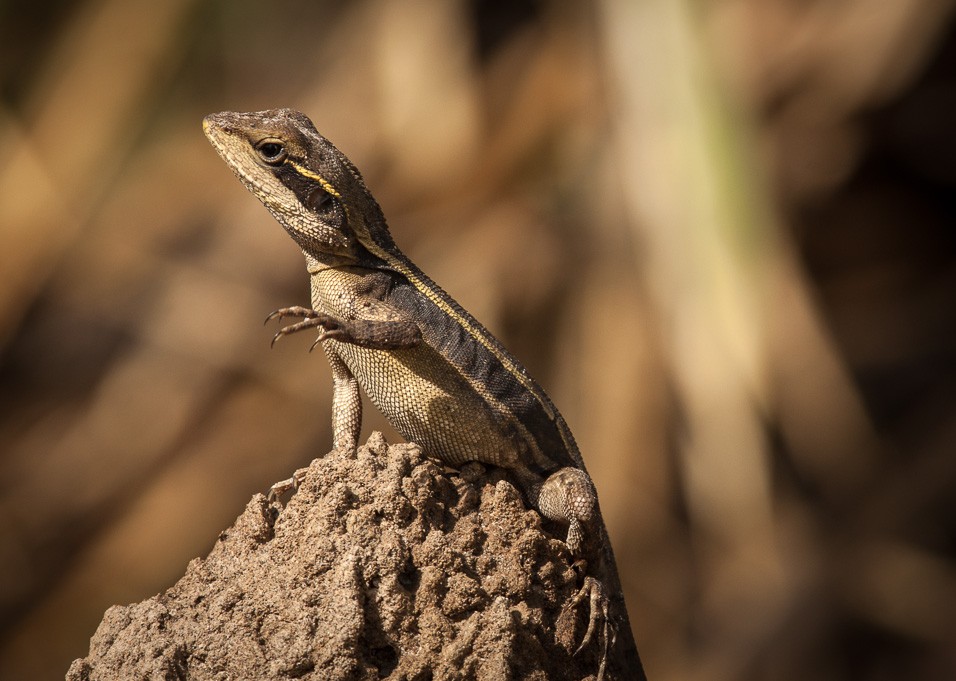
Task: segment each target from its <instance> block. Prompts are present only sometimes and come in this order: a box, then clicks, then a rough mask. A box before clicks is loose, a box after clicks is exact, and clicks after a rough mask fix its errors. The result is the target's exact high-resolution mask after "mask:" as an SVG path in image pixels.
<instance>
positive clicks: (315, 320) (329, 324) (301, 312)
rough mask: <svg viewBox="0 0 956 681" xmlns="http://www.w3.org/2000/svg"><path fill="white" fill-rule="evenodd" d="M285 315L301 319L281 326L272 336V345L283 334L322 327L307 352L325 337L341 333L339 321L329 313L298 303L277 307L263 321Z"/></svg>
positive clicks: (267, 321)
mask: <svg viewBox="0 0 956 681" xmlns="http://www.w3.org/2000/svg"><path fill="white" fill-rule="evenodd" d="M285 317H302V318H303V319H302V321H301V322H296V323H295V324H289V325H288V326H283V327H282V328H281V329H279V331H278V332H276V335H274V336H273V337H272V343H271V344H270V345H272V346H275V344H276V341H277V340H279V339H280V338H282V337H283V336H288V335H290V334H293V333H296V332H298V331H304V330H305V329H315V328H320V329H322V333H320V334H319V337H318V339H316V341H315V342H314V343H313V344H312V347H310V348H309V352H311V351H312V350H313V349H314V348H315V346H316V345H318V344H319V343H320V342H321V341H324V340H325V339H326V338H335V337H336V336H338V335H341V333H342V331H341V330H340V327H339V323H338V322H337V321H336V320H335V319H333V318H332V317H330V316H329V315H326V314H322V313H321V312H316V311H315V310H310V309H309V308H307V307H301V306H299V305H295V306H293V307H283V308H279V309H278V310H276V311H275V312H273V313H272V314H270V315H269V316H268V317H266V322H265V323H266V324H268V323H269V322H270V321H272V320H273V319H284V318H285Z"/></svg>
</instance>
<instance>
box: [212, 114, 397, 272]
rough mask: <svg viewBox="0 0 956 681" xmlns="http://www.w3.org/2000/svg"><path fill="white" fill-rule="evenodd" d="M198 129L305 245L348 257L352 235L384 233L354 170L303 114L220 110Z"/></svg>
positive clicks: (357, 238) (354, 248)
mask: <svg viewBox="0 0 956 681" xmlns="http://www.w3.org/2000/svg"><path fill="white" fill-rule="evenodd" d="M203 131H204V132H205V133H206V137H208V138H209V141H210V142H211V143H212V145H213V147H214V148H215V149H216V151H217V152H218V153H219V155H220V156H222V158H223V160H225V161H226V163H227V164H228V165H229V167H230V168H232V170H233V172H234V173H235V174H236V175H237V176H238V177H239V179H240V180H242V183H243V184H244V185H245V186H246V188H247V189H249V191H251V192H252V193H253V194H255V195H256V196H257V197H258V198H259V200H260V201H262V203H263V204H264V205H265V206H266V208H268V209H269V212H270V213H272V215H273V216H274V217H275V218H276V220H278V221H279V223H280V224H282V226H283V227H285V229H286V231H288V232H289V234H290V235H291V236H292V238H293V239H295V241H296V242H297V243H298V244H299V246H300V247H301V248H302V250H303V251H305V252H306V253H308V254H310V255H313V256H315V257H319V258H321V257H322V256H323V255H332V256H341V257H344V258H346V259H354V258H356V257H357V252H358V246H359V243H364V244H369V243H371V244H378V245H379V246H383V245H385V246H387V243H382V241H383V240H384V241H386V242H390V241H391V238H390V237H389V236H388V230H387V228H386V227H385V220H384V218H383V217H382V214H381V210H380V209H379V207H378V204H377V203H376V202H375V200H374V199H373V198H372V196H371V194H370V193H369V191H368V189H366V187H365V183H364V181H363V180H362V176H361V175H360V174H359V172H358V170H356V168H355V166H353V165H352V163H351V162H350V161H349V160H348V159H347V158H346V157H345V155H344V154H343V153H342V152H340V151H339V150H338V149H336V148H335V146H333V145H332V143H331V142H329V141H328V140H327V139H325V138H324V137H323V136H322V135H320V134H319V133H318V132H317V131H316V129H315V126H314V125H312V121H310V120H309V119H308V118H307V117H306V116H305V115H303V114H301V113H299V112H298V111H294V110H292V109H273V110H269V111H257V112H252V113H234V112H230V111H224V112H222V113H217V114H211V115H209V116H206V118H204V119H203ZM373 234H374V235H375V236H374V237H373Z"/></svg>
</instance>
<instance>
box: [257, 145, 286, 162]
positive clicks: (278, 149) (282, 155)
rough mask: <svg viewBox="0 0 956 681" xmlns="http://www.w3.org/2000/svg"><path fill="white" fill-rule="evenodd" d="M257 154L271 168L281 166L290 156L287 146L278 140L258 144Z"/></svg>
mask: <svg viewBox="0 0 956 681" xmlns="http://www.w3.org/2000/svg"><path fill="white" fill-rule="evenodd" d="M256 153H258V154H259V158H261V159H262V160H263V161H265V162H266V163H268V164H269V165H270V166H277V165H281V164H282V163H283V162H285V160H286V158H288V156H289V152H287V151H286V149H285V145H284V144H282V142H280V141H279V140H276V139H264V140H262V141H261V142H259V143H258V144H256Z"/></svg>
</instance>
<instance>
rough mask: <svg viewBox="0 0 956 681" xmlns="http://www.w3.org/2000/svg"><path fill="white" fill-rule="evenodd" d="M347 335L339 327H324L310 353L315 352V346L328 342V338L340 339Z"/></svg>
mask: <svg viewBox="0 0 956 681" xmlns="http://www.w3.org/2000/svg"><path fill="white" fill-rule="evenodd" d="M344 335H345V330H344V329H341V328H339V327H337V326H336V327H332V326H331V325H329V324H325V325H324V330H323V331H322V333H320V334H319V337H318V338H316V339H315V342H314V343H312V345H310V346H309V352H312V351H313V350H315V346H316V345H318V344H319V343H321V342H322V341H324V340H326V339H327V338H340V337H342V336H344Z"/></svg>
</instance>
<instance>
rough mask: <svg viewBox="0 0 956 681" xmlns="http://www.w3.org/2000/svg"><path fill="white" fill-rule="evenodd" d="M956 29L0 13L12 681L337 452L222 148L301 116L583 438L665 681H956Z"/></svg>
mask: <svg viewBox="0 0 956 681" xmlns="http://www.w3.org/2000/svg"><path fill="white" fill-rule="evenodd" d="M954 4H956V3H954V2H953V1H952V0H847V1H846V2H830V1H828V0H806V1H796V0H708V1H705V2H692V1H691V0H641V1H637V0H599V1H597V2H593V3H584V2H582V3H571V2H560V1H557V0H555V1H553V2H549V1H547V0H539V1H536V0H517V1H510V2H509V1H507V0H493V1H489V2H479V1H478V0H474V1H472V2H466V1H464V0H413V1H403V0H368V1H364V2H350V3H339V2H331V1H327V2H315V1H312V0H295V1H289V2H282V3H267V2H254V1H252V0H211V1H207V0H169V1H164V2H155V1H153V0H54V1H51V2H47V3H45V4H44V3H25V2H6V3H0V148H2V149H3V154H2V156H0V517H2V523H0V585H2V590H0V608H2V616H0V624H2V642H0V677H2V678H4V679H54V678H62V675H63V674H64V673H65V671H66V668H67V666H68V664H69V662H70V660H72V659H73V658H74V657H78V656H81V655H83V654H84V653H85V652H86V650H87V643H88V639H89V637H90V635H91V634H92V633H93V631H94V629H95V627H96V624H97V622H98V621H99V619H100V617H101V616H102V614H103V611H104V610H105V609H106V608H107V607H108V606H110V605H112V604H115V603H128V602H132V601H137V600H141V599H143V598H145V597H147V596H150V595H152V594H154V593H156V592H157V591H160V590H162V589H164V588H166V587H167V586H169V585H170V584H171V583H172V582H173V581H175V579H176V578H177V576H178V575H180V574H181V573H182V572H183V570H184V567H185V565H186V563H187V562H188V561H189V560H190V559H191V558H193V557H195V556H199V555H203V554H205V553H206V552H207V551H208V550H209V548H210V547H211V545H212V544H213V542H214V541H215V539H216V536H217V533H218V532H219V531H220V530H221V529H223V528H224V527H225V526H226V525H227V524H228V523H229V522H230V521H231V519H232V518H234V517H235V516H236V515H237V514H238V513H239V511H240V510H241V509H242V508H243V505H244V503H245V502H246V501H247V499H248V498H249V496H250V495H251V494H252V493H254V492H256V491H261V490H263V489H265V488H266V487H267V486H268V485H269V484H270V483H271V482H273V481H275V480H277V479H279V478H281V477H285V476H287V475H288V474H289V473H290V472H291V470H292V469H293V468H295V467H297V466H301V465H304V464H305V463H306V462H307V461H309V460H310V459H311V458H313V457H314V456H318V455H320V454H322V453H324V452H325V451H326V450H327V449H328V448H329V446H330V432H329V421H330V397H331V391H330V378H329V372H328V368H327V366H326V363H325V361H324V358H323V357H322V356H321V354H315V353H313V354H312V355H309V354H307V352H306V349H307V347H308V344H309V339H305V338H292V339H287V340H285V341H283V342H282V343H280V344H279V345H278V346H277V347H276V348H275V349H274V350H272V351H270V350H269V339H270V337H271V333H272V329H265V328H263V327H262V324H261V320H262V319H263V318H264V317H265V315H266V314H267V313H268V312H270V311H271V310H272V309H274V308H276V307H279V306H282V305H290V304H303V303H306V302H307V295H308V293H307V292H308V287H307V278H306V274H305V271H304V267H303V262H302V259H301V255H300V254H299V253H298V251H297V249H296V248H295V246H294V244H293V243H292V241H291V240H290V239H289V238H288V237H287V236H286V235H285V234H284V233H283V232H282V230H281V229H280V228H279V227H278V225H276V224H275V223H274V222H273V221H272V219H271V218H270V217H269V216H268V214H267V213H266V212H265V210H264V209H263V208H262V207H261V206H260V204H259V203H258V202H257V201H256V200H255V199H254V198H253V197H252V196H250V195H249V194H248V193H247V192H246V191H245V190H244V189H243V188H242V187H241V186H240V184H239V183H238V182H237V181H236V180H235V178H234V177H233V176H232V175H231V173H230V172H229V171H228V170H227V168H226V167H225V166H224V165H223V163H222V162H221V161H220V160H219V158H218V157H217V156H216V154H215V153H214V152H213V150H212V149H211V148H210V147H209V145H208V144H207V142H206V141H205V139H204V138H203V135H202V132H201V128H200V120H201V118H202V117H203V116H204V115H205V114H207V113H210V112H213V111H219V110H224V109H233V110H252V109H263V108H271V107H277V106H292V107H295V108H298V109H300V110H302V111H304V112H306V113H308V114H309V115H310V116H311V117H312V118H313V120H314V121H315V122H316V125H317V127H318V128H319V129H320V131H322V132H323V133H325V134H326V135H327V136H328V137H330V138H331V139H332V140H333V141H334V142H335V143H336V144H337V145H338V146H339V147H340V148H341V149H343V150H344V151H345V152H346V153H347V154H348V155H349V156H350V157H351V158H352V159H353V160H354V161H355V162H356V163H357V165H358V166H359V167H360V168H361V169H362V170H363V172H364V173H365V176H366V179H367V181H368V184H369V186H370V187H371V188H372V190H373V192H374V193H375V194H376V196H377V197H378V199H379V201H380V203H381V204H382V205H383V207H384V209H385V212H386V215H387V216H388V217H389V220H390V225H391V228H392V232H393V234H394V235H395V237H396V240H397V241H398V243H399V244H400V245H401V246H402V247H403V248H404V250H405V251H406V252H407V253H408V254H409V255H410V256H411V257H412V258H413V259H414V260H415V261H416V262H418V263H419V265H420V266H421V267H422V268H423V269H424V270H425V271H426V272H428V273H429V274H431V275H432V276H433V278H435V279H436V280H437V281H439V282H440V283H441V284H442V285H443V286H444V287H445V288H446V289H447V290H448V291H449V292H450V293H451V294H452V295H453V296H455V297H456V298H457V299H459V300H460V301H461V302H462V303H463V304H464V305H465V306H466V307H467V308H468V309H470V310H471V311H472V312H473V313H475V314H476V316H477V317H479V318H480V319H481V320H482V321H483V322H485V324H486V325H487V326H489V327H490V328H491V329H492V330H493V331H494V332H495V333H496V334H498V335H499V336H500V337H501V338H502V339H503V340H504V342H505V344H506V345H507V346H509V347H510V348H511V349H512V350H513V351H514V352H515V353H516V354H517V355H518V356H519V357H521V358H522V359H523V360H524V361H525V363H526V364H527V365H528V366H529V368H530V369H531V371H532V373H534V374H535V375H536V376H537V377H538V378H539V380H540V381H541V382H542V383H543V384H544V385H545V387H546V388H547V389H548V390H549V391H550V393H551V394H552V396H553V397H554V399H555V401H556V402H557V404H558V405H559V406H560V407H561V409H562V411H563V412H564V414H565V416H566V418H567V420H568V421H569V423H570V424H571V427H572V429H573V430H574V432H575V434H576V436H577V438H578V440H579V442H580V444H581V448H582V450H583V452H584V456H585V458H586V460H587V463H588V466H589V468H590V470H591V473H592V475H593V477H594V479H595V481H596V483H597V486H598V488H599V491H600V494H601V500H602V506H603V508H604V512H605V517H606V519H607V522H608V525H609V528H610V531H611V534H612V537H613V540H614V544H615V548H616V551H617V556H618V561H619V563H620V568H621V572H622V577H623V579H624V582H625V586H626V591H627V598H628V603H629V608H630V614H631V620H632V622H633V626H634V628H635V636H636V639H637V641H638V645H639V647H640V650H641V653H642V656H643V658H644V660H645V666H646V668H647V671H648V674H649V676H650V678H651V679H653V680H654V681H667V680H674V681H676V680H678V679H690V680H692V681H693V680H700V681H705V680H710V679H741V680H745V679H746V680H749V679H782V680H787V679H807V678H814V679H901V678H907V679H909V678H926V679H931V678H939V679H946V678H956V563H954V553H956V551H954V549H956V544H954V537H956V532H954V530H956V361H954V360H956V343H954V333H956V267H954V264H956V258H954V255H956V236H954V228H956V24H954ZM372 428H376V429H384V430H385V431H386V433H387V434H388V435H389V437H391V438H394V437H395V436H394V433H392V431H390V430H389V429H388V428H387V427H386V426H385V424H384V423H383V421H382V419H381V417H380V416H378V415H377V414H376V413H375V412H374V410H371V409H370V410H368V411H367V418H366V426H365V435H367V433H368V432H369V430H371V429H372ZM363 437H364V436H363Z"/></svg>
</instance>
